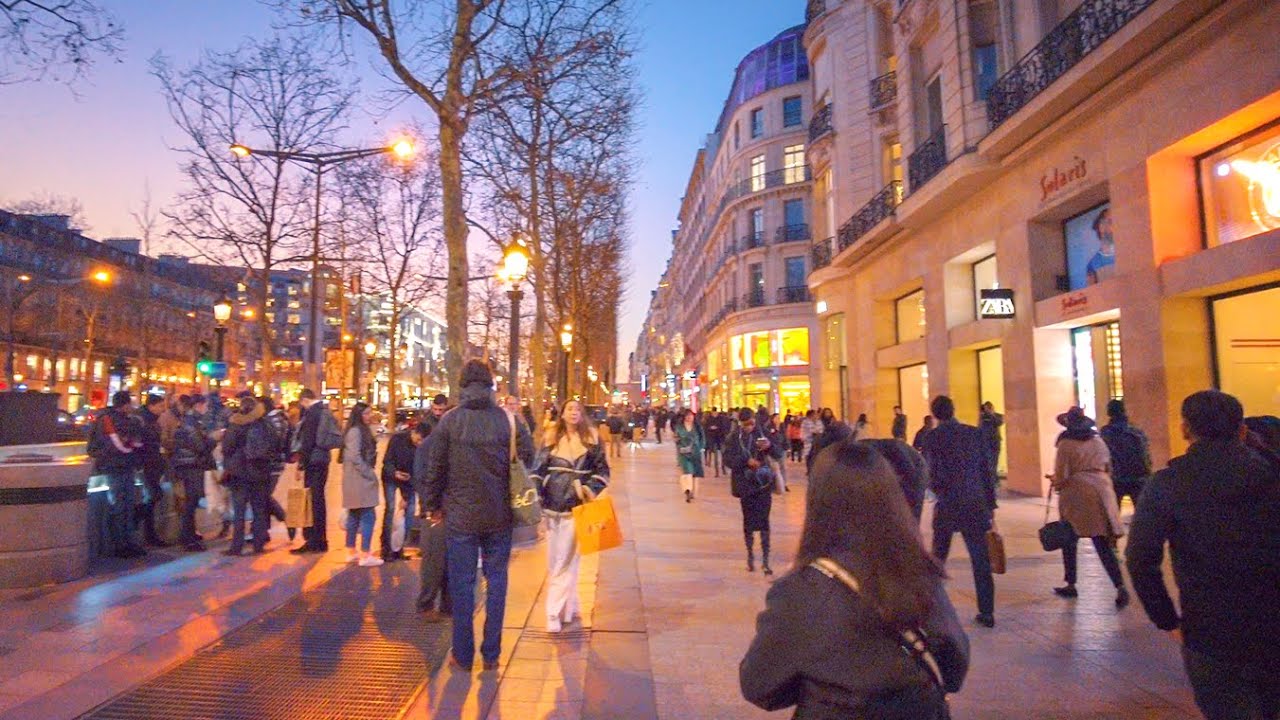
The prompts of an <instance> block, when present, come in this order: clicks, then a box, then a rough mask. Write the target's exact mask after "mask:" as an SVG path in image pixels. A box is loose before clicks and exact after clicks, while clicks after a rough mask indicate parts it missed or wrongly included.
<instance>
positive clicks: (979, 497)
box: [921, 420, 996, 532]
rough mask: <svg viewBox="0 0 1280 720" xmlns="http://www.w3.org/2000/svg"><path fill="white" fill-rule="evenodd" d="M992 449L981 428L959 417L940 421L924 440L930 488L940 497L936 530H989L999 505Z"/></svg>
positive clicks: (935, 511) (936, 516)
mask: <svg viewBox="0 0 1280 720" xmlns="http://www.w3.org/2000/svg"><path fill="white" fill-rule="evenodd" d="M990 453H991V448H990V445H989V444H988V442H987V438H986V437H984V436H983V433H982V431H981V430H979V429H978V428H976V427H974V426H972V425H965V424H963V423H960V422H957V421H956V420H947V421H944V422H940V423H938V426H937V427H936V428H934V429H933V432H931V433H929V434H928V435H927V436H926V437H925V439H924V449H923V450H922V451H921V454H923V455H924V459H925V462H927V463H928V464H929V477H930V487H931V488H932V489H933V492H934V494H935V495H937V496H938V504H937V506H936V507H935V508H934V512H933V527H934V532H986V531H987V530H990V529H991V515H992V511H994V510H995V507H996V476H995V473H994V472H993V469H994V467H995V466H994V464H993V463H991V461H990V457H991V454H990Z"/></svg>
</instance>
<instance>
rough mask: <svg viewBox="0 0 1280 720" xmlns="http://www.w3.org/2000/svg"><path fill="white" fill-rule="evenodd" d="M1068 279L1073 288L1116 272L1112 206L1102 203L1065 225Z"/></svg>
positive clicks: (1097, 281)
mask: <svg viewBox="0 0 1280 720" xmlns="http://www.w3.org/2000/svg"><path fill="white" fill-rule="evenodd" d="M1063 226H1064V233H1065V235H1066V243H1067V278H1068V280H1069V283H1070V287H1071V289H1072V290H1079V289H1081V288H1083V287H1086V286H1088V285H1096V284H1098V283H1100V282H1102V281H1103V280H1106V279H1107V278H1109V277H1111V276H1112V275H1113V274H1115V269H1116V241H1115V236H1114V235H1113V234H1112V231H1111V205H1110V204H1109V203H1108V204H1103V205H1099V206H1098V207H1096V208H1093V209H1092V210H1089V211H1088V212H1085V213H1082V214H1080V215H1077V216H1075V217H1073V218H1071V219H1070V220H1068V221H1066V222H1065V223H1064V224H1063Z"/></svg>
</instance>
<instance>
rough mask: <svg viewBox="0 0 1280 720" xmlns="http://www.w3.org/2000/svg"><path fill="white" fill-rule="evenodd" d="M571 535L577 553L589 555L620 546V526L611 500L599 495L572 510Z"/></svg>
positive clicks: (606, 496)
mask: <svg viewBox="0 0 1280 720" xmlns="http://www.w3.org/2000/svg"><path fill="white" fill-rule="evenodd" d="M573 534H574V537H575V539H576V540H577V542H578V552H579V553H581V554H582V555H590V554H591V553H597V552H600V551H602V550H610V549H612V548H616V547H618V546H619V545H621V544H622V526H621V525H619V524H618V514H617V512H615V511H614V509H613V498H611V497H609V496H608V495H600V496H599V497H597V498H596V499H595V500H591V501H590V502H585V503H582V504H581V505H578V506H577V507H575V508H574V509H573Z"/></svg>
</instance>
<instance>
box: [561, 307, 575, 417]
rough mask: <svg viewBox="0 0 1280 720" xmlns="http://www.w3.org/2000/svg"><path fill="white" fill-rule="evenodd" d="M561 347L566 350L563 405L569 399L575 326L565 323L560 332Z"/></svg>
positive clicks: (562, 393) (562, 387)
mask: <svg viewBox="0 0 1280 720" xmlns="http://www.w3.org/2000/svg"><path fill="white" fill-rule="evenodd" d="M560 347H561V348H563V349H564V367H563V368H562V369H561V373H560V403H561V405H563V404H564V402H565V401H566V400H568V399H569V365H570V363H569V357H570V353H571V352H573V325H570V324H569V323H565V324H564V328H563V329H562V330H561V331H560Z"/></svg>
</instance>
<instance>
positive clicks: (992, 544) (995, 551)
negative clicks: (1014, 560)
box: [987, 527, 1007, 575]
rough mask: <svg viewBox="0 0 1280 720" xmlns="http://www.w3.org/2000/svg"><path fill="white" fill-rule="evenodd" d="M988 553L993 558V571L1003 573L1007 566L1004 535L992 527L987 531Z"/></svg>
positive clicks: (998, 573)
mask: <svg viewBox="0 0 1280 720" xmlns="http://www.w3.org/2000/svg"><path fill="white" fill-rule="evenodd" d="M987 555H989V556H990V558H991V572H992V573H994V574H996V575H1003V574H1004V573H1005V570H1006V568H1007V563H1006V559H1005V554H1004V536H1003V535H1001V534H1000V531H999V530H996V529H995V528H994V527H992V528H991V529H990V530H988V531H987Z"/></svg>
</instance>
